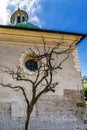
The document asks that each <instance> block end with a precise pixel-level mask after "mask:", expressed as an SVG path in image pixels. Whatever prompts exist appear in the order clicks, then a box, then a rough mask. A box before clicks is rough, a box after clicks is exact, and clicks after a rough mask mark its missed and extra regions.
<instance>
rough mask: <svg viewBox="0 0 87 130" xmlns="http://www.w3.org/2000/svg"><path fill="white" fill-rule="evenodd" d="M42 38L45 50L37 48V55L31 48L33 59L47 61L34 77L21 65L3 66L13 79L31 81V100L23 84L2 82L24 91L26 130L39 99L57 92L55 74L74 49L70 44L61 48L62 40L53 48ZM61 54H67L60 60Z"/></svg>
mask: <svg viewBox="0 0 87 130" xmlns="http://www.w3.org/2000/svg"><path fill="white" fill-rule="evenodd" d="M42 39H43V43H44V47H43V52H40V50H39V49H38V48H37V51H38V54H37V55H36V54H35V53H34V51H33V50H32V49H31V48H29V50H30V52H31V57H32V60H34V61H38V62H40V61H42V60H43V59H45V63H43V62H40V64H39V65H38V67H37V70H36V71H35V75H34V78H32V79H30V78H29V73H28V74H25V73H24V72H23V70H22V69H21V67H17V70H16V71H14V70H13V69H10V68H8V67H6V66H1V70H2V71H3V72H6V73H7V74H9V75H10V76H11V77H12V79H14V80H16V81H17V82H18V81H25V82H29V84H30V85H31V88H32V97H31V100H29V99H28V95H27V94H26V91H25V88H24V87H23V86H22V84H21V86H19V85H18V86H16V85H15V86H14V85H13V84H11V83H7V84H6V83H3V81H2V82H1V83H0V85H1V86H3V87H7V88H11V89H14V90H16V91H19V90H21V91H22V93H23V96H24V98H25V101H26V104H27V109H26V110H27V111H26V112H27V117H26V121H25V130H28V128H29V121H30V116H31V113H32V111H33V108H34V105H35V104H36V102H37V101H38V99H39V98H40V97H41V96H42V95H43V94H45V93H48V92H50V91H51V92H55V87H56V86H57V85H58V81H57V82H54V81H53V75H54V73H57V71H58V70H61V69H62V64H63V63H64V62H65V61H66V60H67V59H68V58H69V55H70V52H71V50H72V46H69V47H68V48H66V49H63V50H61V49H59V48H60V46H61V45H62V44H63V43H62V42H59V43H56V45H55V46H54V47H52V48H47V47H46V42H45V40H44V38H42ZM59 55H65V56H63V58H61V59H60V60H59V62H58V56H59ZM39 88H41V89H39ZM38 89H39V91H38Z"/></svg>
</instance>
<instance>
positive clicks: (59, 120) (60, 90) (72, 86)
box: [0, 8, 87, 130]
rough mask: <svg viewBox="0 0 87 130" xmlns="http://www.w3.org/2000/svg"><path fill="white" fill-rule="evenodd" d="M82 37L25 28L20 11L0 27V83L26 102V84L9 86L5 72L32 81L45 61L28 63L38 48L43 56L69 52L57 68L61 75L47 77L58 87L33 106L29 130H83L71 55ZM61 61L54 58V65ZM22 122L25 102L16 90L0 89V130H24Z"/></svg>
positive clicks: (77, 73)
mask: <svg viewBox="0 0 87 130" xmlns="http://www.w3.org/2000/svg"><path fill="white" fill-rule="evenodd" d="M85 37H86V36H85V35H83V34H77V33H70V32H61V31H53V30H45V29H41V28H40V27H38V26H36V25H34V24H32V23H30V22H28V14H27V12H25V11H24V10H21V9H20V8H18V10H17V11H15V12H14V13H13V14H12V16H11V18H10V25H0V83H2V82H3V83H4V84H9V85H10V84H12V85H13V86H16V85H20V86H22V87H23V88H24V90H25V92H26V95H27V97H28V99H30V98H31V95H32V89H31V87H30V84H28V82H27V81H26V82H25V81H17V80H15V77H14V76H13V78H12V77H11V75H9V72H8V70H16V68H17V67H20V68H21V69H22V70H23V74H28V75H30V79H31V80H33V79H34V78H35V76H37V74H36V71H37V67H38V66H40V64H41V63H42V64H45V63H46V61H45V60H42V61H39V60H35V61H34V60H33V59H32V57H33V55H35V54H37V52H39V54H40V53H41V52H43V50H44V46H45V47H46V49H48V51H49V50H50V48H51V49H52V48H54V47H55V45H56V44H58V43H61V44H60V46H58V50H61V51H62V52H63V51H64V50H67V49H68V48H69V47H70V49H71V52H70V55H69V57H68V58H67V59H66V60H65V61H64V62H63V64H61V67H62V69H59V70H58V72H57V71H56V72H55V73H53V82H54V81H55V82H58V84H57V86H56V87H55V92H54V93H53V92H48V93H44V94H43V95H42V96H41V97H40V98H39V99H38V101H37V103H36V104H35V106H34V109H33V111H32V115H31V118H30V124H29V130H87V114H86V107H85V100H84V92H83V87H82V79H81V70H80V63H79V57H78V49H77V44H80V42H81V41H82V40H83V39H84V38H85ZM44 43H45V44H44ZM31 51H32V55H31V53H30V52H31ZM64 57H65V58H66V54H63V55H58V57H57V59H59V60H61V59H63V58H64ZM57 62H58V61H56V63H57ZM3 68H4V70H3ZM41 71H43V69H42V70H41ZM6 72H7V73H6ZM18 73H19V72H18ZM18 73H17V74H18ZM40 75H41V73H40ZM38 80H39V79H38ZM43 85H44V84H43ZM43 85H42V86H43ZM26 116H27V114H26V101H25V99H24V97H23V93H22V92H21V90H18V89H11V88H8V87H3V86H2V85H0V130H24V124H25V118H26Z"/></svg>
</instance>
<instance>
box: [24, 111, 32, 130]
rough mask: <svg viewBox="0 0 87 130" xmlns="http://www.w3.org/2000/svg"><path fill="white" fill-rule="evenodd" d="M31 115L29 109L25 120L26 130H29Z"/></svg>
mask: <svg viewBox="0 0 87 130" xmlns="http://www.w3.org/2000/svg"><path fill="white" fill-rule="evenodd" d="M30 116H31V111H30V110H29V109H27V117H26V121H25V130H28V128H29V122H30Z"/></svg>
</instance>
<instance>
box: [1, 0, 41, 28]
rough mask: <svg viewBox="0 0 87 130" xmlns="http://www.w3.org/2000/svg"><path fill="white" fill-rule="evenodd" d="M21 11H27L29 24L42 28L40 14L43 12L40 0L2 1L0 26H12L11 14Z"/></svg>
mask: <svg viewBox="0 0 87 130" xmlns="http://www.w3.org/2000/svg"><path fill="white" fill-rule="evenodd" d="M18 4H19V7H20V9H23V10H25V11H26V12H27V13H28V15H29V22H33V23H34V24H36V25H38V26H41V22H40V19H39V17H38V15H37V14H38V13H39V12H40V11H41V5H40V0H0V24H1V25H2V24H4V25H8V24H10V16H11V14H12V13H13V12H14V11H16V10H17V8H18Z"/></svg>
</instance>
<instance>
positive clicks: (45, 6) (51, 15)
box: [0, 0, 87, 75]
mask: <svg viewBox="0 0 87 130" xmlns="http://www.w3.org/2000/svg"><path fill="white" fill-rule="evenodd" d="M19 3H20V4H19ZM18 4H19V7H20V8H21V9H24V10H26V11H27V12H28V15H29V22H32V23H34V24H36V25H38V26H40V27H41V28H43V29H48V30H57V31H66V32H75V33H82V34H87V0H3V1H2V0H0V10H1V13H0V24H9V20H10V16H11V13H12V12H13V11H15V10H17V7H18ZM86 49H87V38H86V39H84V40H83V41H82V42H81V43H80V44H79V45H78V50H79V57H80V64H81V70H82V75H87V51H86Z"/></svg>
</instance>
